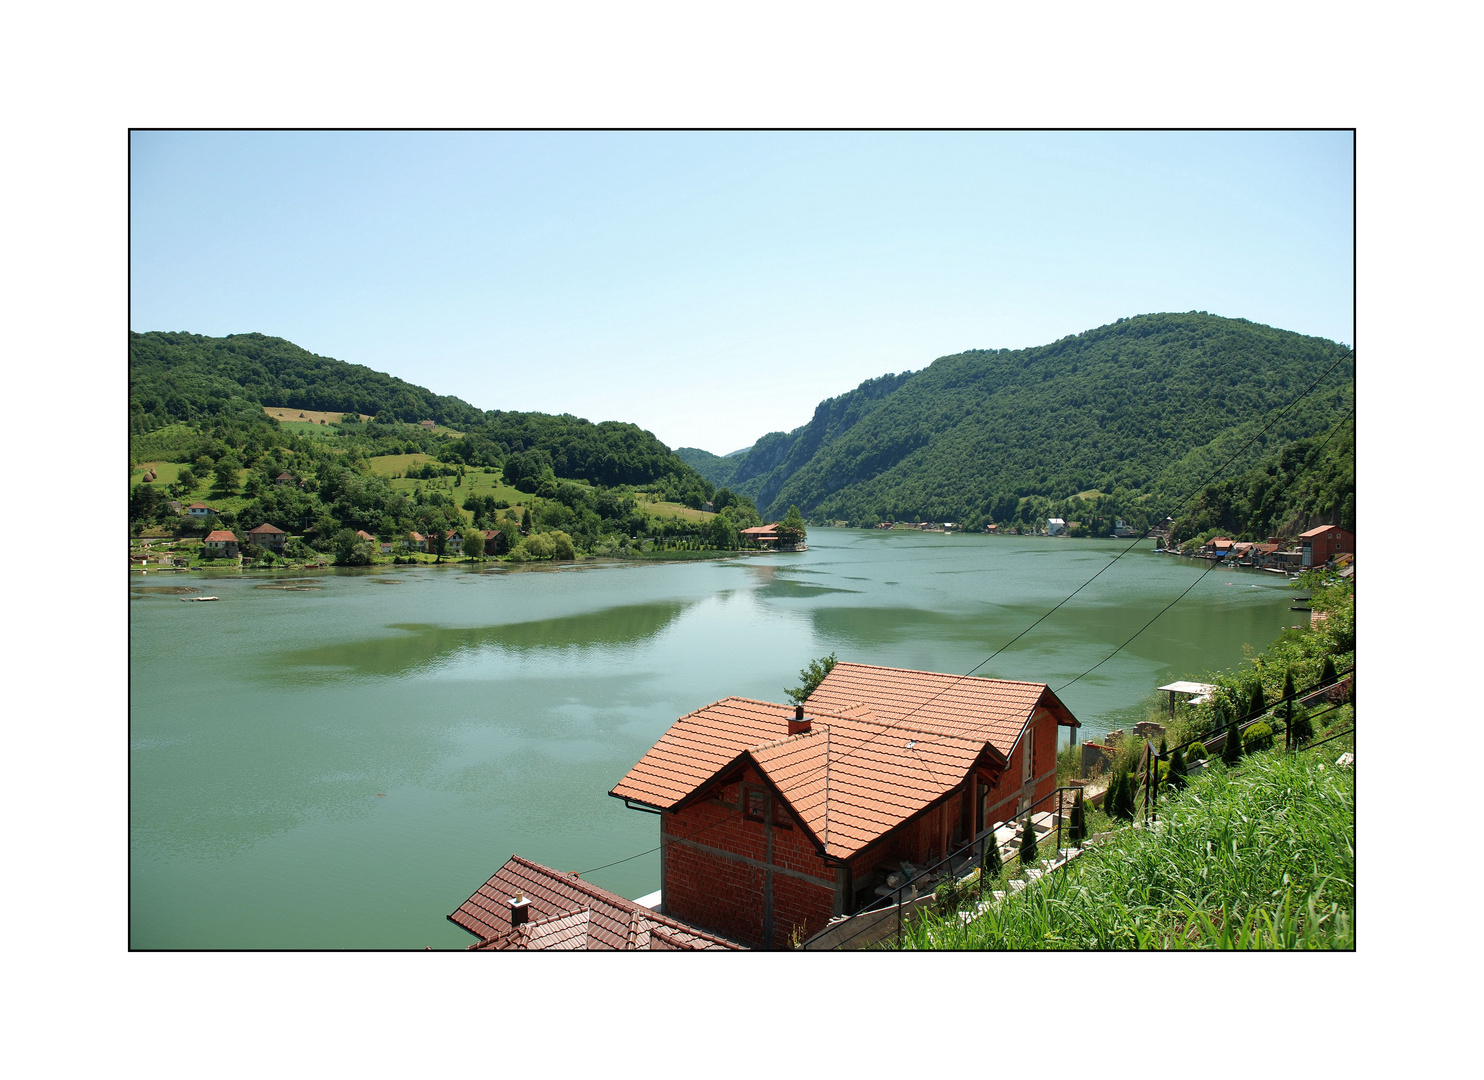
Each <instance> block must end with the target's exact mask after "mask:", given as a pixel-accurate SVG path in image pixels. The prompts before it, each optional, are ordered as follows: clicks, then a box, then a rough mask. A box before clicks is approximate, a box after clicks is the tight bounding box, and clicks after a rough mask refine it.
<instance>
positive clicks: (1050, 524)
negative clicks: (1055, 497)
mask: <svg viewBox="0 0 1484 1080" xmlns="http://www.w3.org/2000/svg"><path fill="white" fill-rule="evenodd" d="M1066 531H1067V523H1066V522H1065V521H1063V520H1062V519H1061V518H1047V519H1046V535H1047V536H1060V535H1061V534H1062V533H1064V532H1066Z"/></svg>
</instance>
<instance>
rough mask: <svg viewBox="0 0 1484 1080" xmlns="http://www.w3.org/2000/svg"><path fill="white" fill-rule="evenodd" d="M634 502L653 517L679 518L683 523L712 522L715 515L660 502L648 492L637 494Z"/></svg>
mask: <svg viewBox="0 0 1484 1080" xmlns="http://www.w3.org/2000/svg"><path fill="white" fill-rule="evenodd" d="M634 501H635V502H636V503H638V504H639V509H640V510H642V511H644V512H645V513H646V514H649V515H650V516H652V517H677V518H680V519H681V520H682V521H710V520H711V519H712V518H714V517H715V516H716V515H715V514H708V513H707V512H706V511H705V510H692V509H691V508H690V507H688V506H686V505H685V504H683V503H676V502H658V501H655V500H654V499H653V497H652V496H650V495H649V494H648V493H646V492H642V491H639V492H635V493H634Z"/></svg>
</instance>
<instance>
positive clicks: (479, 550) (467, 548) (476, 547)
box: [463, 529, 484, 559]
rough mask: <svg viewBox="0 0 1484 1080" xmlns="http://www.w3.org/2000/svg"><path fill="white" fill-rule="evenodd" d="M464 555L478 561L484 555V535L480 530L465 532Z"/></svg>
mask: <svg viewBox="0 0 1484 1080" xmlns="http://www.w3.org/2000/svg"><path fill="white" fill-rule="evenodd" d="M463 536H464V554H465V555H468V556H469V557H470V558H473V559H478V558H481V557H482V556H483V555H484V533H482V532H481V531H480V530H478V529H465V530H463Z"/></svg>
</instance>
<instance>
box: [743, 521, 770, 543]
mask: <svg viewBox="0 0 1484 1080" xmlns="http://www.w3.org/2000/svg"><path fill="white" fill-rule="evenodd" d="M742 539H743V540H747V541H749V542H751V543H754V544H756V545H757V546H758V547H765V548H775V547H777V546H778V523H777V522H774V523H773V524H772V525H754V526H753V527H752V528H750V529H743V530H742Z"/></svg>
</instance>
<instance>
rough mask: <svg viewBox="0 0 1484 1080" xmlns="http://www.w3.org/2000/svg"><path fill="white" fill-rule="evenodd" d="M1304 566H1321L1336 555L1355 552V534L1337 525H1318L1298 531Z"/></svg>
mask: <svg viewBox="0 0 1484 1080" xmlns="http://www.w3.org/2000/svg"><path fill="white" fill-rule="evenodd" d="M1298 539H1299V544H1300V545H1301V550H1302V551H1303V556H1304V557H1303V562H1302V565H1304V566H1323V565H1324V564H1325V563H1327V562H1329V561H1330V560H1331V559H1333V558H1334V557H1335V556H1336V555H1340V554H1346V553H1348V554H1351V555H1353V554H1355V534H1354V533H1352V532H1351V531H1350V530H1349V529H1342V528H1340V527H1339V526H1338V525H1320V526H1319V527H1318V528H1316V529H1310V530H1309V531H1308V532H1305V533H1299V538H1298Z"/></svg>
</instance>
